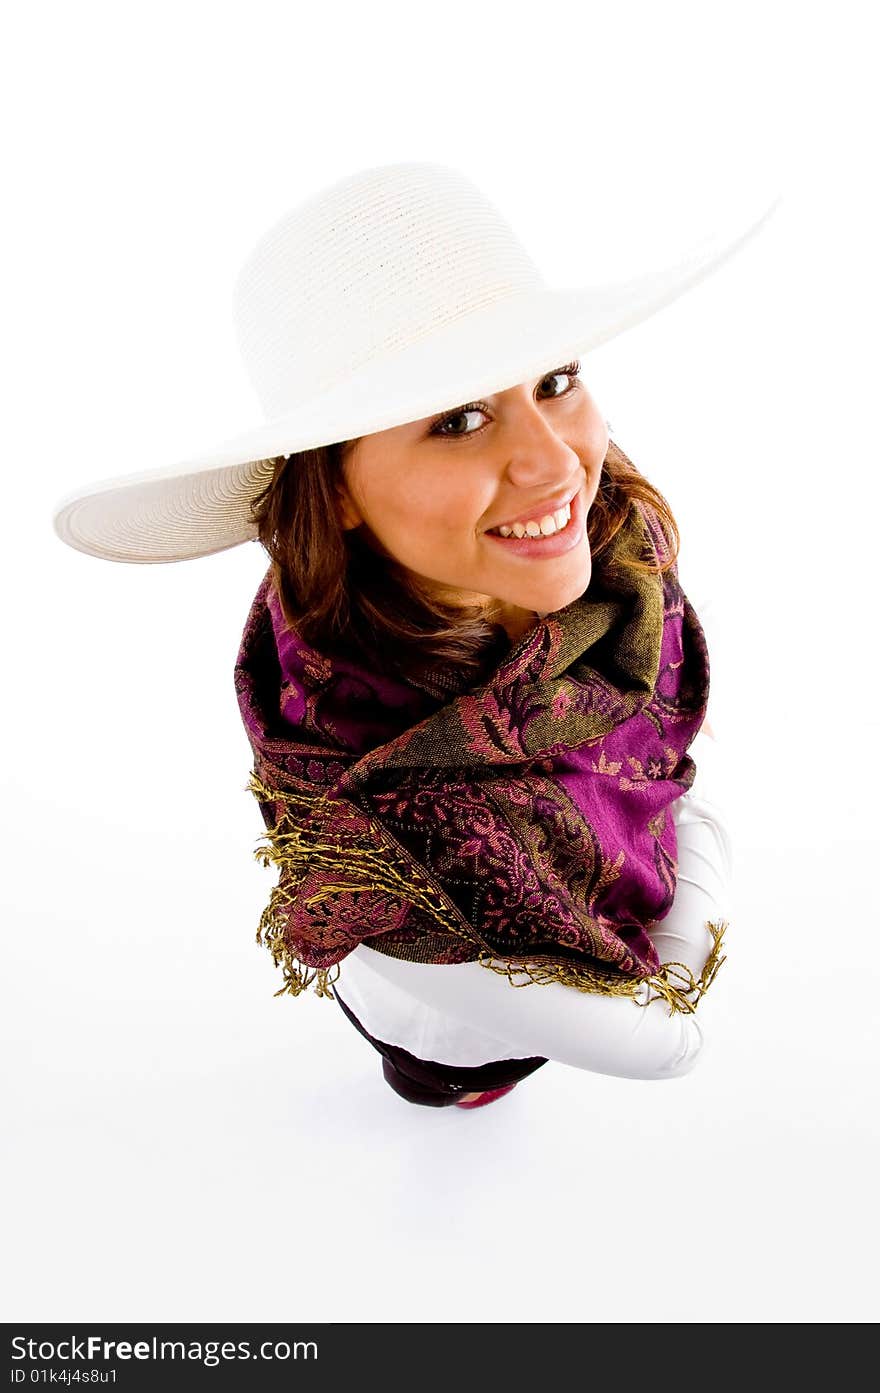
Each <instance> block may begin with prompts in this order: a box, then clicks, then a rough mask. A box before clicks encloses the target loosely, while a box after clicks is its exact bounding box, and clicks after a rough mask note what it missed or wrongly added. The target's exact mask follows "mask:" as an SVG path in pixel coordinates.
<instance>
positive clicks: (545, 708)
mask: <svg viewBox="0 0 880 1393" xmlns="http://www.w3.org/2000/svg"><path fill="white" fill-rule="evenodd" d="M769 211H770V210H768V212H769ZM767 215H768V214H767V213H765V214H764V215H763V216H762V218H761V219H760V220H759V221H758V222H757V223H754V224H752V225H751V226H750V227H748V228H747V230H746V231H745V232H744V233H742V234H740V235H739V236H738V237H737V238H735V239H732V240H729V241H728V242H726V243H725V244H723V245H722V246H720V247H719V246H717V245H716V246H714V247H712V246H709V247H706V245H705V244H704V246H703V249H702V250H701V251H700V252H699V253H697V252H694V253H692V254H691V255H690V256H689V257H687V258H686V259H685V260H684V261H682V262H681V263H680V264H678V265H676V266H674V267H671V268H669V269H668V270H665V271H661V272H653V273H650V274H648V275H645V276H642V277H636V278H632V279H629V280H627V281H625V282H623V283H621V284H619V285H616V286H615V285H612V286H598V287H588V288H587V289H584V290H554V289H551V288H549V287H547V286H546V285H545V283H544V281H543V279H542V278H541V276H540V274H539V272H538V270H537V268H536V267H535V265H534V263H533V262H532V260H531V258H530V257H529V256H528V253H527V252H526V251H525V249H524V248H523V246H522V244H521V243H520V242H519V241H518V240H517V238H516V237H515V235H514V234H513V232H512V230H511V229H510V227H509V226H508V224H507V223H506V222H505V221H504V219H503V218H502V217H501V216H500V214H499V213H498V211H497V209H496V208H495V207H494V206H493V205H492V204H491V203H490V202H489V201H488V200H487V199H486V198H485V197H484V196H483V195H482V193H481V192H480V191H479V190H478V189H477V188H476V187H475V186H474V185H473V184H472V183H471V182H470V181H469V180H468V179H466V178H465V177H464V176H462V175H461V174H460V173H458V171H455V170H452V169H449V168H448V167H446V166H442V165H435V164H420V163H403V164H397V165H389V166H381V167H379V168H376V169H369V170H365V171H361V172H359V173H356V174H354V175H350V176H348V177H347V178H345V179H342V180H340V181H338V182H337V183H336V184H334V185H332V186H330V187H329V188H328V189H325V190H322V191H321V192H320V193H318V194H316V195H314V196H313V197H312V198H310V199H308V200H306V202H305V203H303V204H300V205H299V206H298V207H297V208H295V209H294V210H293V211H292V212H291V213H290V214H288V215H287V216H286V217H285V218H284V219H282V220H281V221H280V222H279V223H278V224H276V226H275V227H274V228H272V229H270V231H269V232H268V233H267V234H266V235H265V236H264V237H263V239H262V240H261V241H260V242H259V243H258V245H257V247H256V248H255V249H254V251H253V253H252V255H251V257H250V258H249V259H248V261H247V262H246V263H245V266H244V268H243V270H242V272H241V274H240V276H239V279H238V282H237V286H236V321H237V328H238V333H239V339H240V344H241V348H242V353H243V356H244V358H245V361H246V364H247V366H248V368H249V371H250V374H251V378H252V380H253V383H254V385H255V387H256V389H257V392H258V394H259V396H260V398H261V401H262V404H263V408H264V412H265V416H266V419H265V421H264V422H263V423H262V424H261V425H259V426H257V427H256V428H254V429H253V430H250V431H248V432H246V433H245V434H244V435H241V436H238V437H236V438H235V439H233V440H231V441H227V442H224V443H223V444H221V445H219V446H216V447H215V448H214V449H213V450H211V451H208V452H206V453H205V454H204V455H203V456H201V457H200V458H199V459H197V460H190V461H185V462H184V463H182V464H179V465H177V466H175V467H173V468H171V469H163V470H157V471H151V472H148V473H144V474H139V475H133V476H127V477H123V478H122V479H110V480H105V481H99V482H98V483H96V484H92V485H90V486H88V487H87V488H85V489H80V490H78V491H77V492H76V493H74V494H72V495H69V496H68V497H67V498H65V499H63V500H61V501H60V502H59V504H58V505H57V507H56V509H55V513H54V524H55V527H56V530H57V532H58V534H59V536H60V537H61V538H62V539H63V540H64V541H65V542H67V543H68V544H69V545H70V546H73V547H75V548H77V549H79V550H82V551H86V552H89V553H90V554H92V555H96V556H101V557H103V558H105V559H108V560H114V561H129V562H131V561H136V562H148V563H155V562H160V561H161V562H167V561H180V560H185V559H189V558H195V557H199V556H203V555H207V554H210V553H212V552H214V551H218V550H221V549H224V548H225V547H229V546H234V545H238V544H239V543H240V542H243V541H245V540H257V541H259V542H260V543H261V544H262V545H263V546H264V547H265V549H266V551H267V552H268V554H269V556H270V558H271V565H270V569H269V571H268V572H267V574H266V576H265V577H264V579H263V581H262V583H261V585H260V587H259V590H258V592H257V595H256V596H255V598H254V601H253V603H252V606H251V610H250V612H249V614H248V618H247V622H246V624H245V630H244V634H243V636H242V643H241V647H240V651H239V656H238V661H237V663H236V672H235V678H236V691H237V695H238V700H239V704H240V709H241V713H242V718H243V721H244V724H245V729H246V731H247V734H248V739H249V741H250V743H251V747H252V750H253V753H254V770H253V775H252V779H251V783H250V785H249V787H250V789H251V791H252V792H253V793H254V795H255V797H256V798H257V800H258V803H259V806H260V811H261V813H262V815H263V819H264V822H265V824H266V828H267V847H266V849H265V850H264V851H262V852H258V855H260V856H261V859H264V860H266V861H267V862H268V861H273V862H274V863H275V864H277V865H278V866H279V867H280V872H281V873H280V876H279V880H278V883H277V885H276V886H275V888H274V890H273V891H272V896H271V899H270V904H269V906H268V907H267V911H266V912H265V914H264V915H263V918H262V920H261V924H260V929H259V930H258V940H260V939H261V935H264V936H265V942H266V943H267V945H268V946H269V947H270V948H271V950H272V953H273V956H274V958H275V961H276V964H278V965H280V966H282V967H283V970H284V986H283V987H282V988H281V989H280V991H281V992H287V991H289V992H291V993H292V994H293V995H297V994H298V993H299V992H300V991H301V990H302V989H303V988H304V987H305V986H307V985H308V984H309V983H310V982H312V981H315V982H316V990H317V992H318V994H319V995H323V996H327V997H332V996H333V995H334V993H333V992H331V990H330V984H331V982H336V981H338V979H339V972H340V966H343V967H345V968H346V974H345V976H344V978H343V988H344V989H343V991H342V993H340V992H339V990H337V991H336V992H335V998H336V1000H337V1001H338V1003H339V1005H340V1007H341V1008H342V1010H343V1011H344V1012H345V1014H346V1016H347V1017H348V1018H349V1019H350V1020H351V1021H352V1023H353V1024H354V1025H355V1026H356V1027H357V1028H358V1029H360V1030H361V1032H362V1033H363V1034H365V1035H366V1037H367V1038H368V1039H370V1040H371V1042H372V1043H373V1044H374V1046H375V1047H376V1048H377V1049H378V1050H379V1052H380V1053H381V1054H382V1055H383V1069H384V1072H385V1077H386V1078H387V1079H388V1082H389V1083H390V1084H391V1086H392V1088H394V1089H395V1091H397V1092H398V1093H399V1094H400V1095H401V1096H403V1097H405V1098H407V1099H409V1100H410V1101H412V1102H416V1103H421V1104H427V1105H429V1106H445V1105H447V1104H450V1103H453V1104H459V1105H462V1106H478V1105H481V1104H482V1103H484V1102H486V1101H491V1100H492V1099H493V1098H494V1097H497V1096H500V1094H501V1093H502V1092H505V1091H509V1088H510V1087H511V1086H513V1084H514V1083H515V1082H516V1081H517V1080H518V1079H519V1078H523V1077H525V1076H526V1075H527V1074H529V1073H531V1072H534V1070H535V1069H537V1068H539V1067H540V1066H541V1065H542V1064H543V1063H545V1062H546V1060H547V1059H549V1058H555V1059H558V1060H561V1061H562V1062H571V1063H573V1064H575V1065H576V1066H577V1067H582V1068H592V1069H598V1070H600V1071H602V1072H606V1073H612V1074H619V1075H621V1076H623V1077H635V1078H660V1077H670V1076H674V1075H676V1074H679V1073H682V1072H685V1071H686V1069H688V1068H689V1067H691V1064H692V1062H693V1059H694V1058H695V1055H696V1051H697V1049H698V1047H699V1042H700V1039H701V1037H700V1032H699V1030H698V1028H697V1026H696V1022H695V1020H694V1017H693V1012H694V1009H695V1006H696V1004H697V1003H698V1002H699V1000H700V999H701V997H702V995H703V994H704V992H705V991H706V990H707V988H708V986H709V984H710V982H711V980H712V977H713V976H714V972H715V971H716V970H717V967H718V965H719V962H720V961H721V959H720V956H719V951H718V949H719V943H720V937H721V934H722V933H723V929H724V927H726V925H725V924H724V922H723V920H722V915H723V914H724V913H726V912H727V906H726V903H724V901H725V897H726V894H727V882H726V877H727V874H728V872H729V869H730V866H729V844H728V841H727V838H726V834H725V832H724V829H723V824H722V822H721V820H720V818H719V816H718V813H717V808H713V807H712V805H711V800H706V799H705V797H702V795H701V790H700V788H699V786H696V787H695V786H694V779H695V775H696V773H697V767H696V765H695V763H694V761H693V759H692V758H691V757H690V756H689V755H688V753H687V750H688V747H689V746H691V745H694V746H695V748H696V745H695V741H696V739H697V738H698V736H699V739H700V740H701V741H702V742H703V746H704V747H705V746H706V744H707V742H706V737H705V734H701V733H700V732H701V731H704V729H705V727H704V721H705V715H706V704H707V699H708V655H707V650H706V646H705V639H704V634H703V630H702V628H701V626H700V624H699V621H698V619H697V617H696V613H695V611H694V610H693V607H692V606H691V604H690V602H689V601H688V599H687V596H686V595H685V594H684V592H683V591H682V590H681V587H680V585H679V584H678V579H677V566H676V557H677V550H678V533H677V528H676V526H675V522H674V519H673V517H672V514H671V511H670V509H669V507H668V504H667V503H666V501H665V500H664V499H663V497H662V495H661V494H660V493H659V492H658V491H657V490H656V489H655V488H654V487H653V486H652V485H651V484H650V483H649V482H648V481H647V480H646V479H645V478H644V477H643V476H642V475H641V474H640V473H639V471H638V470H637V469H636V467H635V466H634V464H633V463H632V461H630V460H629V459H628V458H627V457H626V455H624V453H623V451H622V450H620V449H619V447H618V446H617V445H616V444H614V443H612V442H611V441H610V439H609V435H608V428H607V424H606V422H605V421H604V420H603V418H602V415H601V413H600V411H599V409H598V406H597V404H596V403H595V402H594V400H593V398H592V396H591V395H590V392H589V389H588V385H587V383H586V382H585V381H584V379H583V376H582V374H581V364H580V356H581V355H583V353H585V352H587V351H588V350H589V349H591V348H594V347H596V346H598V345H599V344H601V343H602V342H604V341H605V340H607V339H609V338H611V337H612V336H614V335H615V334H617V333H620V332H623V331H624V330H625V329H626V328H628V327H631V326H632V325H633V324H635V323H638V322H639V321H640V320H641V319H644V318H646V317H647V316H648V315H650V314H652V313H654V312H655V311H656V310H657V309H659V308H661V307H662V306H663V305H665V304H668V303H669V302H670V301H671V300H673V299H674V298H676V297H677V296H678V295H679V294H681V293H683V292H684V291H685V290H686V289H687V288H689V287H690V286H692V285H694V284H696V283H697V282H698V281H699V280H700V279H702V278H703V277H705V276H706V275H708V274H710V273H711V272H712V271H714V270H715V269H716V268H717V267H718V266H719V265H720V264H721V263H722V262H723V261H724V260H725V259H726V258H727V257H728V256H730V255H731V254H732V253H733V252H734V251H735V250H736V249H737V248H738V247H740V246H741V245H742V244H743V243H744V241H745V240H746V239H747V238H748V237H749V236H751V235H752V234H753V233H754V232H755V231H756V229H757V227H758V226H760V224H761V223H762V222H763V221H764V220H765V218H766V216H767ZM707 828H708V829H709V832H708V836H707V833H706V829H707ZM688 857H690V860H688ZM700 867H702V871H699V868H700ZM707 867H708V868H709V869H708V873H707V872H706V868H707ZM695 870H697V871H698V873H697V874H694V872H695ZM690 892H696V893H697V894H698V895H700V896H702V900H701V901H700V903H699V904H697V903H696V902H695V901H694V900H693V898H692V895H691V894H690ZM333 968H335V969H336V973H337V976H336V977H335V978H331V976H330V975H329V974H330V971H331V969H333ZM487 968H489V969H490V970H489V971H486V969H487ZM523 976H524V977H525V982H523V981H522V980H521V979H522V977H523ZM516 978H519V979H520V980H515V979H516ZM524 985H525V986H526V988H527V989H526V990H525V991H522V990H515V991H512V990H511V987H512V986H515V987H521V986H524ZM355 1007H357V1012H356V1010H355ZM365 1022H366V1023H365ZM370 1024H372V1025H374V1027H376V1029H379V1028H382V1029H383V1031H384V1038H383V1036H381V1035H378V1034H373V1033H372V1032H371V1031H370V1029H369V1025H370Z"/></svg>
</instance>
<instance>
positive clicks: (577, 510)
mask: <svg viewBox="0 0 880 1393" xmlns="http://www.w3.org/2000/svg"><path fill="white" fill-rule="evenodd" d="M483 537H484V538H485V540H486V541H487V542H488V543H489V544H490V545H491V546H493V547H501V548H503V553H504V555H505V556H506V557H509V558H510V559H511V560H514V561H516V560H519V561H535V560H541V561H550V560H552V559H553V558H554V557H556V556H564V555H565V553H566V552H569V551H573V550H574V548H575V547H578V546H580V544H581V543H583V542H584V540H585V538H586V518H585V502H584V498H583V493H582V490H581V489H578V491H577V493H576V494H575V495H574V497H573V498H572V500H571V517H570V518H569V520H568V522H567V523H566V525H565V527H564V528H563V529H562V531H561V532H554V533H552V534H551V535H550V536H549V537H529V536H525V537H515V536H513V535H511V536H510V537H501V536H499V534H498V533H496V532H484V533H483ZM498 554H499V555H501V553H500V552H499V553H498Z"/></svg>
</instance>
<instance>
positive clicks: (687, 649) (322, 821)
mask: <svg viewBox="0 0 880 1393" xmlns="http://www.w3.org/2000/svg"><path fill="white" fill-rule="evenodd" d="M664 545H665V539H664V538H663V533H662V531H661V529H660V527H659V521H658V519H657V518H656V515H655V514H654V513H653V512H652V510H651V509H650V508H648V507H647V505H645V504H643V503H636V502H635V501H634V502H633V503H632V504H631V506H630V510H629V513H628V515H627V517H626V519H625V521H624V525H623V526H622V527H621V528H620V529H619V531H618V532H617V533H616V535H615V537H614V538H613V539H612V542H611V544H610V545H609V547H608V548H607V549H606V551H605V552H604V553H602V554H601V556H600V557H599V558H596V560H595V561H594V568H593V575H592V577H591V581H590V585H589V586H588V588H587V590H586V591H585V593H584V594H583V595H581V596H580V597H579V598H578V599H576V600H574V601H573V602H572V603H571V604H569V605H568V606H566V607H565V608H564V609H562V610H559V611H557V612H556V613H553V614H548V615H547V616H545V618H544V619H543V620H542V621H541V622H539V623H538V624H536V626H535V627H534V628H533V629H532V630H530V631H529V633H528V634H526V635H525V636H524V637H523V638H522V639H521V640H520V641H519V642H518V643H517V644H515V645H514V646H513V648H512V649H511V651H510V652H508V653H506V654H505V655H504V656H503V658H502V659H501V660H500V662H499V663H498V664H497V666H496V668H495V671H494V672H493V673H492V674H491V676H490V677H489V678H488V679H487V680H486V681H485V682H483V683H482V684H481V685H478V686H474V687H471V688H470V689H465V690H458V689H457V687H456V682H455V675H454V674H449V673H445V674H443V675H442V677H443V680H442V683H441V685H440V686H439V687H436V686H435V687H431V686H430V685H429V686H427V687H425V688H423V687H422V686H421V685H420V684H416V683H414V682H409V681H406V680H404V679H403V678H399V677H392V676H389V675H388V674H387V673H385V672H382V671H379V670H378V669H377V670H375V671H373V670H369V669H368V668H367V667H366V666H365V665H363V664H359V663H357V662H355V661H352V660H348V659H345V660H343V659H342V658H338V657H336V656H334V657H329V656H328V655H326V654H322V653H320V652H318V651H317V650H315V649H314V648H313V647H311V646H310V645H309V644H307V643H305V642H304V641H303V640H302V639H301V638H300V637H299V636H298V635H297V634H296V633H295V632H294V631H292V630H290V629H288V628H287V627H286V625H285V623H284V619H283V616H282V613H281V607H280V604H279V601H278V597H277V595H276V594H275V592H274V589H273V587H272V584H271V575H270V573H269V572H267V574H266V576H265V577H264V579H263V581H262V583H261V584H260V586H259V589H258V590H257V593H256V596H255V598H254V601H253V604H252V605H251V609H250V612H249V614H248V616H247V621H246V624H245V628H244V633H243V635H242V640H241V645H240V650H239V653H238V658H237V662H236V666H235V689H236V694H237V698H238V703H239V709H240V712H241V717H242V720H243V723H244V727H245V730H246V732H247V737H248V740H249V742H250V746H251V749H252V752H253V757H254V762H253V771H252V776H251V781H250V783H249V785H248V787H249V788H250V790H251V791H252V792H253V793H254V795H255V797H256V798H257V801H258V804H259V807H260V811H261V814H262V817H263V821H264V823H265V826H266V838H265V841H266V846H265V847H264V848H263V849H261V850H260V851H258V852H257V853H256V854H257V855H258V856H259V857H260V858H261V859H262V860H263V861H264V863H265V864H269V863H274V864H276V865H277V866H278V867H279V868H280V876H279V880H278V883H277V885H276V887H275V889H274V890H273V892H272V898H271V900H270V904H269V906H268V908H267V910H266V912H265V914H264V916H263V920H261V930H263V929H264V930H266V933H267V940H266V941H267V943H268V945H269V946H270V947H271V948H272V950H273V953H274V954H275V957H276V962H278V961H280V960H281V961H283V962H284V964H285V970H286V971H287V972H288V975H289V974H290V973H294V974H295V972H296V969H295V968H294V967H293V966H292V965H293V964H294V963H297V962H298V963H301V964H303V965H305V966H306V967H307V968H309V969H315V970H320V971H322V972H323V971H325V970H326V969H329V968H331V967H333V966H334V965H337V964H339V963H341V962H342V960H343V959H344V958H345V957H346V955H347V954H348V953H350V952H351V951H352V950H353V949H354V948H355V947H356V946H357V945H358V944H359V943H361V942H363V941H365V940H368V941H369V943H370V946H371V947H372V948H376V949H378V950H379V951H383V952H386V953H389V954H391V955H392V956H396V957H402V958H409V959H411V960H414V961H421V962H445V963H452V962H464V961H471V960H474V959H477V958H479V959H480V960H481V961H482V960H486V959H488V958H494V959H500V960H501V961H502V962H504V961H505V960H511V961H514V960H517V961H518V960H520V959H527V960H529V961H532V962H535V963H538V964H541V963H555V964H557V965H560V964H561V965H562V966H566V965H568V966H569V967H570V969H571V971H572V972H573V973H575V974H576V973H577V972H578V970H579V968H580V969H582V970H583V971H584V973H586V976H585V977H584V981H585V982H587V983H588V985H587V986H585V987H584V989H585V990H601V989H603V986H602V983H603V976H604V977H605V978H608V979H611V978H614V977H618V978H629V979H632V978H637V979H644V978H647V977H650V975H651V974H653V973H656V972H657V970H658V968H659V966H660V964H659V960H658V956H657V952H656V950H655V948H654V944H653V942H652V939H651V929H652V926H654V925H656V924H657V923H658V921H659V920H660V919H662V918H663V916H664V915H665V914H667V913H668V911H669V909H670V908H671V906H672V902H673V898H674V895H675V887H676V872H677V848H676V834H675V824H674V821H673V818H672V816H671V813H670V805H671V804H672V803H673V802H674V800H675V799H677V798H679V797H680V796H681V795H682V794H683V793H684V792H686V791H687V789H689V788H690V786H691V784H692V782H693V779H694V774H695V772H696V766H695V765H694V762H693V760H692V759H691V757H690V756H689V755H688V753H687V750H688V747H689V745H690V744H691V742H692V741H693V739H694V737H695V735H696V733H697V731H698V730H699V728H700V725H701V724H702V721H703V718H704V715H705V711H706V706H707V702H708V695H709V660H708V653H707V649H706V642H705V636H704V634H703V630H702V628H701V625H700V623H699V620H698V618H697V616H696V613H695V612H694V610H693V608H692V607H691V605H690V603H689V602H688V600H687V597H686V596H685V594H684V592H683V591H682V589H681V587H680V585H679V582H678V574H677V567H676V566H672V567H671V568H670V569H668V570H667V571H665V572H664V573H663V574H662V575H661V574H658V573H657V572H655V571H652V572H645V571H633V570H628V569H625V568H621V567H617V566H615V564H614V563H615V561H617V560H619V559H620V558H621V557H622V556H625V555H629V556H638V557H641V558H643V559H644V558H645V556H646V549H647V555H648V556H650V555H652V554H653V555H654V556H655V557H656V556H659V555H661V554H662V548H663V546H664ZM438 691H441V692H442V695H437V692H438ZM259 936H260V934H259V931H258V939H259ZM296 981H297V983H299V986H301V982H300V979H299V978H297V979H296ZM597 983H598V985H597ZM288 986H289V989H290V990H293V991H296V990H298V989H299V986H297V985H293V984H292V981H289V983H288ZM282 990H284V988H282Z"/></svg>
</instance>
